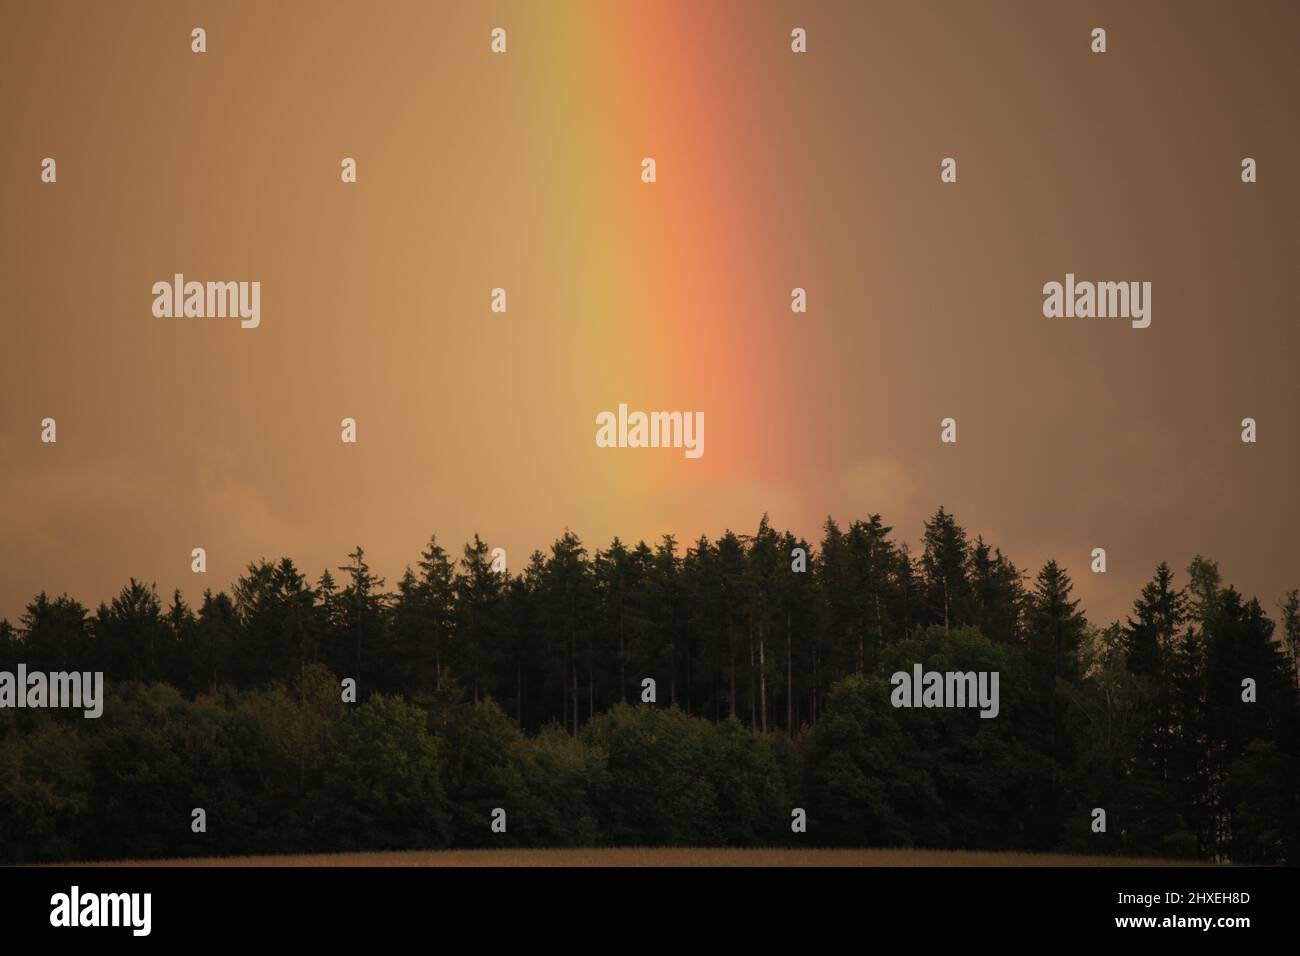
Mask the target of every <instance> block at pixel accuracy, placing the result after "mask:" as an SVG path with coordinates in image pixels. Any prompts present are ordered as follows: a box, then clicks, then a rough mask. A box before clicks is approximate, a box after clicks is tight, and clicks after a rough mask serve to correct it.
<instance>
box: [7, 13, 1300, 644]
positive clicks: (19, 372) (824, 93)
mask: <svg viewBox="0 0 1300 956" xmlns="http://www.w3.org/2000/svg"><path fill="white" fill-rule="evenodd" d="M498 25H501V26H505V27H506V28H507V29H508V37H509V45H508V52H507V53H506V54H505V55H503V56H493V55H492V54H491V53H490V52H489V49H488V44H489V36H488V33H489V30H490V29H491V28H492V27H493V26H498ZM195 26H204V27H205V29H206V30H207V31H208V52H207V53H205V54H201V55H198V54H194V53H192V52H191V51H190V31H191V29H192V28H193V27H195ZM793 26H803V27H805V28H806V29H807V30H808V37H809V40H808V45H809V52H808V53H807V54H806V55H803V56H796V55H794V54H792V53H791V52H790V48H789V33H790V29H791V28H792V27H793ZM1094 26H1105V27H1106V28H1107V29H1108V43H1109V50H1108V52H1107V53H1106V54H1104V55H1100V56H1097V55H1093V54H1092V53H1090V52H1089V49H1088V42H1089V40H1088V37H1089V32H1090V30H1091V29H1092V28H1093V27H1094ZM1297 27H1300V11H1298V10H1297V8H1294V7H1291V8H1285V7H1281V6H1265V5H1261V6H1259V7H1258V8H1255V7H1252V8H1251V12H1250V13H1249V15H1246V14H1244V13H1243V12H1242V11H1241V10H1240V9H1238V8H1234V7H1230V6H1228V5H1226V4H1213V5H1211V4H1192V3H1149V4H1142V5H1133V4H1119V3H1116V4H1094V5H1089V6H1088V7H1087V9H1086V10H1084V9H1080V10H1077V11H1071V10H1064V9H1061V8H1058V7H1057V6H1056V5H1046V4H1038V3H1013V4H1009V3H1000V4H969V3H925V4H905V5H904V4H900V5H896V6H895V7H883V6H882V7H877V6H868V5H866V4H860V3H819V4H815V5H795V4H786V3H779V4H778V3H766V2H755V3H739V2H729V3H710V4H704V5H701V4H666V3H650V4H639V5H633V4H622V3H570V2H556V3H554V4H550V3H548V4H545V5H543V4H536V3H517V4H510V3H484V4H451V3H430V2H418V3H417V2H409V3H391V4H383V5H380V6H379V7H378V8H376V7H372V6H371V5H367V4H344V3H333V2H313V3H290V2H283V3H276V4H261V3H251V2H231V3H222V4H219V5H214V4H204V3H172V2H167V3H163V2H156V3H143V2H142V3H130V4H91V3H60V2H55V3H48V4H39V5H24V6H22V7H15V8H14V9H12V10H9V11H7V12H6V14H5V29H4V30H2V31H0V82H2V84H3V88H2V90H0V130H3V131H4V136H3V140H2V141H0V209H2V210H3V217H2V218H0V233H2V236H3V238H2V240H0V241H2V242H3V248H2V255H0V329H2V333H0V377H2V378H0V380H2V381H3V391H2V392H0V394H2V395H3V401H2V402H0V460H2V461H3V469H0V615H9V616H11V617H16V616H17V615H18V614H19V613H20V612H21V609H22V607H23V605H24V604H25V603H26V602H27V601H28V600H30V598H31V597H32V596H33V595H34V594H35V593H36V592H37V591H39V590H41V589H45V590H48V591H50V592H53V593H60V592H63V591H67V592H69V593H71V594H73V595H74V596H76V597H78V598H80V599H81V600H82V601H83V602H86V603H88V604H94V603H97V602H98V601H100V600H101V599H105V598H108V597H110V596H111V595H112V594H113V593H114V592H115V591H116V589H117V588H118V587H120V586H121V585H122V584H123V583H125V581H126V579H127V578H128V577H130V576H135V577H137V578H142V579H144V580H146V581H153V582H157V584H158V586H159V589H160V590H162V591H164V592H167V591H169V590H170V589H171V588H173V587H176V586H180V587H182V588H183V589H184V590H185V591H186V594H187V596H188V597H189V598H190V599H191V600H196V599H197V598H198V597H199V594H200V593H201V590H202V588H204V587H212V588H214V589H217V588H222V587H227V586H228V585H229V583H230V582H231V581H232V580H233V579H234V577H235V576H236V575H237V574H238V573H239V571H240V570H241V569H242V567H243V566H244V565H245V564H247V562H248V561H249V560H252V559H255V558H258V557H263V556H264V557H277V556H279V555H282V554H284V555H288V556H291V557H293V558H294V559H295V560H296V561H297V562H298V564H299V565H300V566H301V567H302V568H303V569H304V570H305V571H307V572H308V573H309V574H310V575H311V576H312V577H315V576H316V575H317V574H318V573H319V572H320V570H321V569H323V568H325V567H330V568H333V567H336V566H338V565H340V564H342V563H344V561H345V555H346V553H347V552H348V551H349V550H351V549H352V547H353V546H355V545H356V544H357V543H358V542H359V543H361V544H363V545H364V546H365V548H366V550H367V555H368V556H369V557H370V558H371V559H372V566H373V567H374V568H376V569H377V570H378V571H379V572H380V573H383V574H386V575H388V577H389V579H390V583H392V581H393V579H395V578H396V576H397V575H398V574H399V573H400V571H401V569H402V567H403V566H404V565H405V564H407V563H410V562H413V561H414V560H415V559H416V558H417V556H418V552H419V550H420V548H421V546H422V544H423V543H424V541H425V540H427V538H428V535H429V534H430V533H431V532H435V531H436V532H437V533H438V535H439V538H440V539H441V540H442V541H443V542H444V543H445V544H450V545H453V546H455V547H457V548H459V543H460V542H462V541H463V540H465V539H466V538H467V537H469V536H471V535H472V534H473V533H474V532H476V531H477V532H478V533H480V534H482V535H483V536H484V538H485V539H487V540H488V541H489V542H490V543H492V544H493V545H501V546H503V547H505V548H506V549H507V552H508V554H509V556H510V564H511V566H512V567H514V568H518V567H520V566H521V565H522V563H523V561H524V560H525V558H526V556H527V553H528V552H530V551H531V550H533V549H535V548H545V547H547V546H548V545H549V543H550V542H551V541H552V540H553V539H554V538H555V537H556V536H557V535H558V534H560V533H561V532H562V531H563V529H564V528H565V527H566V526H567V527H570V528H572V529H573V530H574V531H576V532H577V533H578V534H579V535H581V536H582V537H583V539H584V540H585V541H586V542H587V544H588V546H589V547H595V546H600V545H604V544H607V543H608V541H609V539H610V538H611V537H612V536H613V535H615V534H617V535H621V536H622V537H624V538H625V539H632V540H635V539H638V538H641V537H648V538H654V537H657V536H658V535H659V534H660V533H662V532H665V531H672V532H674V533H676V534H677V535H679V537H681V538H683V539H685V540H690V539H693V538H694V537H696V536H698V535H699V534H700V533H707V534H709V535H711V536H713V535H716V534H718V533H720V532H721V531H722V530H724V529H725V528H727V527H732V528H736V529H738V530H752V529H753V528H754V527H756V526H757V523H758V520H759V516H760V515H761V513H762V512H763V511H768V512H770V514H771V517H772V520H773V522H774V523H775V524H776V525H777V526H778V527H781V528H787V527H788V528H790V529H791V530H793V531H794V532H795V533H797V534H802V535H805V536H809V537H815V536H816V535H817V534H818V529H819V526H820V523H821V521H822V519H823V518H824V517H825V515H826V514H827V513H831V514H834V515H835V516H837V517H838V518H840V519H841V520H843V521H845V522H847V521H848V520H851V519H852V518H855V517H864V516H866V515H868V514H870V513H872V512H882V513H883V514H884V516H885V518H886V520H887V522H888V523H890V524H892V525H893V526H894V527H895V528H896V529H897V533H898V534H899V536H900V537H901V538H902V539H904V540H907V541H910V542H912V543H913V545H914V546H915V545H916V542H917V541H918V539H919V536H920V532H921V522H922V520H923V518H924V517H925V516H926V515H928V514H930V513H932V512H933V511H934V510H935V508H937V507H938V506H939V505H940V504H943V505H945V506H946V507H947V508H948V509H949V510H952V511H954V512H955V513H956V515H957V517H958V519H959V521H961V522H962V523H963V524H964V525H965V526H966V527H967V528H968V529H969V530H970V531H971V532H972V534H975V533H982V534H984V535H985V537H986V538H988V539H989V540H991V541H993V542H994V543H996V544H998V545H1000V546H1001V547H1002V548H1003V549H1004V550H1005V551H1006V552H1007V553H1008V554H1009V555H1010V557H1011V558H1012V559H1013V560H1015V561H1016V562H1017V563H1018V564H1019V565H1020V566H1021V567H1022V568H1024V569H1026V570H1027V571H1033V570H1036V569H1037V567H1038V566H1039V565H1040V564H1041V563H1042V561H1043V560H1045V559H1046V558H1048V557H1056V558H1057V559H1058V560H1059V561H1061V562H1062V563H1063V564H1064V565H1065V566H1066V567H1067V568H1068V569H1070V571H1071V572H1072V574H1073V576H1074V578H1075V581H1076V584H1077V586H1078V592H1079V594H1080V596H1081V597H1082V598H1083V600H1084V604H1085V606H1086V607H1087V608H1088V610H1089V611H1090V612H1091V616H1092V617H1093V618H1094V619H1098V620H1100V619H1106V618H1110V617H1114V616H1118V615H1122V614H1123V613H1125V611H1126V610H1127V608H1128V606H1129V605H1130V603H1131V601H1132V600H1133V598H1134V597H1135V596H1136V593H1137V590H1138V589H1139V587H1140V586H1141V584H1142V582H1143V581H1144V580H1145V579H1146V578H1147V577H1149V575H1150V573H1151V571H1152V569H1153V567H1154V565H1155V564H1156V563H1157V562H1158V561H1160V560H1162V559H1165V560H1169V561H1170V563H1171V564H1173V565H1175V566H1176V567H1178V568H1180V569H1181V568H1182V567H1183V566H1185V565H1186V564H1187V562H1188V560H1189V559H1190V558H1191V557H1192V556H1193V555H1194V554H1196V553H1197V552H1201V553H1204V554H1206V555H1208V556H1211V557H1213V558H1216V559H1217V560H1219V561H1220V562H1221V565H1222V568H1223V571H1224V573H1225V576H1226V578H1227V579H1228V580H1230V581H1232V582H1234V583H1236V584H1237V585H1238V586H1239V587H1241V588H1242V589H1243V590H1245V591H1247V592H1248V593H1252V594H1258V595H1259V596H1260V598H1261V600H1263V601H1264V602H1265V604H1266V606H1267V608H1268V609H1269V610H1270V611H1273V610H1274V608H1275V604H1276V601H1277V599H1278V598H1279V597H1280V595H1281V594H1282V592H1283V591H1284V590H1286V589H1289V588H1292V587H1297V586H1300V561H1298V560H1297V558H1296V551H1295V546H1294V542H1295V541H1297V540H1298V539H1300V517H1298V512H1297V509H1296V507H1295V476H1296V474H1297V464H1300V451H1298V448H1297V437H1298V435H1300V429H1297V426H1296V421H1295V415H1296V410H1297V407H1298V406H1300V402H1298V401H1297V399H1298V398H1300V386H1298V385H1297V379H1296V372H1295V366H1296V358H1295V357H1296V351H1297V344H1298V339H1300V334H1298V333H1297V332H1296V326H1295V321H1294V305H1293V303H1292V302H1291V299H1290V295H1289V291H1290V289H1289V284H1290V275H1291V272H1292V271H1293V269H1294V265H1295V261H1296V255H1295V253H1296V251H1297V242H1296V239H1295V236H1294V231H1295V225H1294V223H1295V221H1296V211H1297V199H1298V198H1300V184H1298V183H1297V180H1296V177H1295V176H1294V175H1293V170H1294V168H1295V167H1296V164H1297V161H1300V149H1298V147H1300V134H1298V132H1297V126H1296V124H1295V122H1294V120H1293V113H1294V105H1295V104H1294V92H1295V83H1294V66H1293V61H1294V52H1293V50H1292V49H1291V43H1292V39H1293V38H1294V36H1295V35H1296V32H1297ZM47 156H50V157H54V158H56V159H57V163H58V182H57V183H55V184H45V183H42V182H41V181H40V162H41V160H42V159H43V158H44V157H47ZM344 156H353V157H356V158H357V160H358V169H359V181H358V182H357V183H356V184H355V185H344V184H342V183H340V181H339V163H340V160H341V159H342V157H344ZM644 156H653V157H655V158H656V160H657V162H658V182H656V183H655V184H654V185H646V184H644V183H642V182H641V181H640V163H641V159H642V158H643V157H644ZM946 156H952V157H955V158H956V159H957V160H958V172H959V175H958V182H957V183H956V184H948V185H945V184H941V183H940V181H939V162H940V160H941V159H942V158H943V157H946ZM1243 156H1252V157H1255V158H1256V159H1257V160H1258V162H1259V170H1260V173H1259V182H1258V183H1256V184H1253V185H1249V186H1247V185H1243V184H1242V183H1241V182H1240V178H1239V169H1240V162H1241V158H1242V157H1243ZM176 272H183V273H184V274H185V275H186V277H187V278H192V279H197V280H200V281H206V280H221V281H227V280H258V281H260V282H261V284H262V320H261V326H260V327H259V328H258V329H255V330H243V329H240V328H239V326H238V323H232V322H229V321H225V320H199V319H195V320H178V319H163V318H155V317H154V316H153V315H152V313H151V305H152V301H153V297H152V294H151V292H150V289H151V286H152V284H153V283H154V282H155V281H159V280H170V278H171V277H172V275H173V274H174V273H176ZM1067 272H1073V273H1075V274H1076V275H1077V276H1078V277H1079V278H1080V279H1090V280H1094V281H1098V280H1106V281H1129V280H1136V281H1150V282H1151V283H1152V286H1153V295H1152V299H1153V321H1152V325H1151V327H1150V328H1148V329H1143V330H1135V329H1132V328H1130V327H1129V326H1128V324H1127V323H1126V322H1123V321H1115V320H1098V319H1093V320H1049V319H1047V318H1044V317H1043V315H1042V293H1041V289H1042V286H1043V284H1044V283H1045V282H1049V281H1053V280H1055V281H1061V280H1063V278H1064V276H1065V274H1066V273H1067ZM498 286H503V287H505V288H506V289H507V292H508V302H509V311H508V312H507V313H506V314H505V315H494V314H492V313H491V312H490V311H489V308H488V305H489V293H490V290H491V289H492V288H494V287H498ZM795 286H800V287H804V288H806V289H807V290H808V299H809V311H808V313H807V314H804V315H795V314H792V313H791V311H790V308H789V302H790V290H791V288H793V287H795ZM620 402H626V403H628V404H629V405H630V406H631V407H632V408H640V409H645V410H660V409H663V410H701V411H704V412H705V415H706V420H707V427H706V432H707V446H706V453H705V455H704V457H703V458H701V459H699V460H698V461H692V460H688V459H686V458H685V457H683V455H682V454H681V452H680V451H670V450H656V451H649V450H644V451H642V450H630V449H620V450H609V449H599V448H597V447H596V445H595V442H594V435H595V415H596V414H597V413H598V412H600V411H603V410H614V409H616V408H617V406H618V404H619V403H620ZM47 416H50V417H54V418H55V419H56V420H57V422H58V443H57V444H56V445H46V444H42V443H41V442H40V431H41V429H40V422H41V420H42V419H43V418H45V417H47ZM946 416H952V417H955V418H956V419H957V421H958V443H957V444H956V445H954V446H945V445H941V444H940V442H939V440H938V437H939V421H940V419H942V418H944V417H946ZM1245 416H1252V417H1254V418H1256V419H1257V421H1258V422H1259V430H1260V439H1259V442H1258V443H1257V444H1255V445H1243V444H1242V443H1241V442H1240V440H1239V432H1240V426H1239V422H1240V420H1241V419H1242V418H1243V417H1245ZM344 417H352V418H355V419H356V420H357V422H358V427H359V439H360V440H359V442H358V443H357V444H356V445H355V446H348V445H344V444H342V443H341V442H340V440H339V421H340V419H342V418H344ZM196 546H202V547H205V548H206V549H207V552H208V556H209V570H208V573H207V574H206V575H205V576H197V575H194V574H192V573H190V570H189V568H190V550H191V548H193V547H196ZM1094 547H1105V548H1106V549H1107V552H1108V557H1109V568H1110V569H1109V572H1108V574H1106V575H1104V576H1101V575H1093V574H1090V573H1088V570H1087V564H1088V559H1089V554H1090V552H1091V550H1092V549H1093V548H1094Z"/></svg>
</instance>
